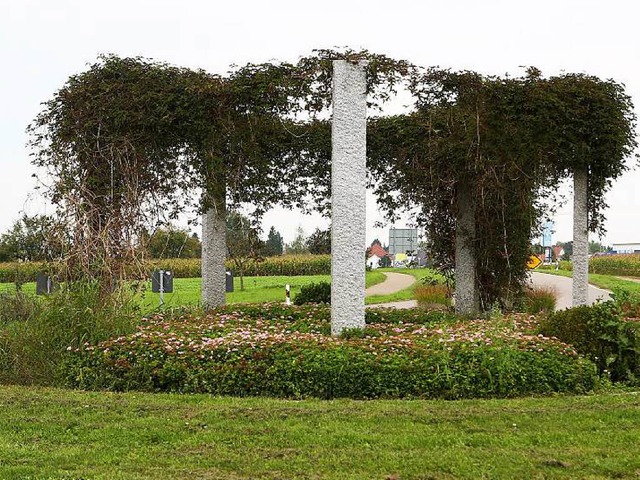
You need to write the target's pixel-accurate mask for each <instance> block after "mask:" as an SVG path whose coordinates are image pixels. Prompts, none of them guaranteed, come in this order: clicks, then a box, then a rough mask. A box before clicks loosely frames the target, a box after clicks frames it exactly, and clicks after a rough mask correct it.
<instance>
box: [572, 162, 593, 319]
mask: <svg viewBox="0 0 640 480" xmlns="http://www.w3.org/2000/svg"><path fill="white" fill-rule="evenodd" d="M587 186H588V173H587V170H586V169H580V170H576V171H575V172H573V306H574V307H577V306H579V305H586V304H587V303H588V298H589V297H588V292H589V232H588V229H589V227H588V220H589V213H588V212H589V210H588V205H587V200H588V196H587V195H588V194H587Z"/></svg>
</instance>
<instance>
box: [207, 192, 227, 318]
mask: <svg viewBox="0 0 640 480" xmlns="http://www.w3.org/2000/svg"><path fill="white" fill-rule="evenodd" d="M226 240H227V224H226V208H225V202H224V199H222V200H218V201H217V202H216V203H215V205H214V206H213V207H212V208H210V209H209V210H208V211H207V213H205V214H204V215H203V216H202V305H203V306H204V307H206V308H213V307H218V306H221V305H224V304H225V282H226V273H225V272H226V269H225V266H224V261H225V259H226V253H227V242H226Z"/></svg>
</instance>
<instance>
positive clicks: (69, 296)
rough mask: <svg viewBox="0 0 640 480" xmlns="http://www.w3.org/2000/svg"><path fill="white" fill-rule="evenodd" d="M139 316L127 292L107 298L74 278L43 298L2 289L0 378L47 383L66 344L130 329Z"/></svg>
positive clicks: (53, 379) (71, 345) (53, 380)
mask: <svg viewBox="0 0 640 480" xmlns="http://www.w3.org/2000/svg"><path fill="white" fill-rule="evenodd" d="M138 319H139V308H138V306H137V302H135V301H133V296H132V295H131V293H130V292H126V291H117V292H115V293H113V294H112V295H110V296H108V297H104V295H102V294H101V292H100V289H99V288H98V286H97V285H93V284H86V283H76V284H74V285H72V286H70V287H64V288H62V289H61V290H60V291H58V292H56V293H55V294H54V295H51V296H50V297H47V298H41V297H34V296H31V295H24V294H22V293H20V292H17V293H15V294H13V295H11V294H6V293H5V294H3V298H2V308H0V320H1V323H0V382H3V383H17V384H40V385H52V384H55V383H56V381H57V376H58V368H59V364H60V360H61V359H62V357H63V355H64V354H65V353H66V352H67V350H69V349H74V348H78V347H80V346H81V345H82V344H84V343H85V342H90V343H94V342H96V341H101V340H105V339H107V338H110V337H113V336H117V335H124V334H127V333H131V332H132V331H133V330H134V328H135V325H136V324H137V323H138Z"/></svg>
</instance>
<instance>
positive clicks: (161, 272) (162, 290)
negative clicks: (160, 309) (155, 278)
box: [159, 270, 164, 306]
mask: <svg viewBox="0 0 640 480" xmlns="http://www.w3.org/2000/svg"><path fill="white" fill-rule="evenodd" d="M159 273H160V306H162V305H164V270H160V272H159Z"/></svg>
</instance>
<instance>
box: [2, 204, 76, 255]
mask: <svg viewBox="0 0 640 480" xmlns="http://www.w3.org/2000/svg"><path fill="white" fill-rule="evenodd" d="M65 240H66V239H65V237H64V235H63V231H62V230H61V228H60V225H59V224H58V223H57V221H56V220H55V219H54V218H53V217H51V216H48V215H34V216H32V217H30V216H28V215H23V216H22V217H21V218H20V220H17V221H16V222H14V224H13V226H12V227H11V228H10V229H9V230H8V231H7V232H5V233H3V234H2V235H0V262H10V261H15V260H24V261H42V260H53V259H55V258H60V257H61V256H62V254H63V251H64V247H65V245H64V243H65Z"/></svg>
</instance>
